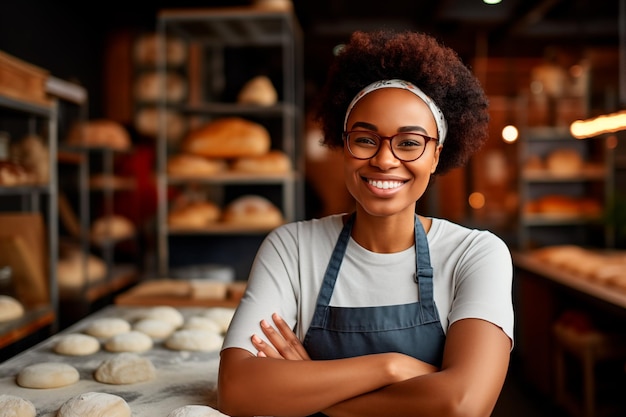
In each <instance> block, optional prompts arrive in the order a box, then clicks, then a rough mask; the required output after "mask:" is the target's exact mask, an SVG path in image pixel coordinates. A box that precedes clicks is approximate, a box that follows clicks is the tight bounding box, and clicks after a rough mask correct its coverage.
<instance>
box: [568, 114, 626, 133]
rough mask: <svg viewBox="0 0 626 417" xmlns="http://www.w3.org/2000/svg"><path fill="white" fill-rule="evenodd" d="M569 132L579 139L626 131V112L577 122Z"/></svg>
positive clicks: (571, 126)
mask: <svg viewBox="0 0 626 417" xmlns="http://www.w3.org/2000/svg"><path fill="white" fill-rule="evenodd" d="M569 130H570V132H571V133H572V135H573V136H574V137H575V138H578V139H584V138H590V137H593V136H598V135H601V134H603V133H612V132H617V131H620V130H626V110H623V111H620V112H617V113H611V114H606V115H603V116H598V117H595V118H593V119H587V120H576V121H575V122H573V123H572V124H571V125H570V127H569Z"/></svg>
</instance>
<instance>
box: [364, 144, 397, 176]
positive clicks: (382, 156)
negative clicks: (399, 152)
mask: <svg viewBox="0 0 626 417" xmlns="http://www.w3.org/2000/svg"><path fill="white" fill-rule="evenodd" d="M370 163H371V164H372V165H374V166H377V167H379V168H380V169H383V170H384V169H389V168H393V167H395V166H398V165H400V164H401V163H402V162H401V161H400V160H399V159H398V158H396V156H395V155H394V154H393V152H392V151H391V141H389V140H383V141H382V143H381V144H380V149H378V153H377V154H376V155H375V156H374V157H373V158H372V159H370Z"/></svg>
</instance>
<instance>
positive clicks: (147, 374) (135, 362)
mask: <svg viewBox="0 0 626 417" xmlns="http://www.w3.org/2000/svg"><path fill="white" fill-rule="evenodd" d="M155 377H156V370H155V369H154V365H153V364H152V361H150V359H148V358H144V357H141V356H139V355H137V354H136V353H129V352H124V353H120V354H118V355H115V356H113V357H112V358H109V359H107V360H105V361H104V362H102V363H101V364H100V366H98V369H96V372H94V378H95V379H96V381H98V382H102V383H105V384H116V385H122V384H135V383H137V382H145V381H150V380H152V379H154V378H155Z"/></svg>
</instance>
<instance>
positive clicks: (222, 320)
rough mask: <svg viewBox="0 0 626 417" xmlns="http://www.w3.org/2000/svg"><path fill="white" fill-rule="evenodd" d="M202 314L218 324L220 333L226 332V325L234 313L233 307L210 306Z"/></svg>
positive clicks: (228, 324)
mask: <svg viewBox="0 0 626 417" xmlns="http://www.w3.org/2000/svg"><path fill="white" fill-rule="evenodd" d="M202 315H203V316H204V317H208V318H210V319H211V320H213V321H214V322H216V323H217V324H219V326H220V328H221V331H222V333H226V330H228V326H230V321H231V320H232V319H233V316H234V315H235V309H234V308H230V307H212V308H210V309H208V310H207V311H205V312H204V313H203V314H202Z"/></svg>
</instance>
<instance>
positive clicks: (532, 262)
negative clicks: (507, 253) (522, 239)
mask: <svg viewBox="0 0 626 417" xmlns="http://www.w3.org/2000/svg"><path fill="white" fill-rule="evenodd" d="M512 256H513V264H514V265H515V266H516V267H518V268H521V269H524V270H526V271H529V272H532V273H534V274H536V275H539V276H541V277H543V278H546V279H548V280H550V281H553V282H556V283H558V284H561V285H564V286H566V287H568V288H572V289H574V290H577V291H579V292H582V293H584V294H588V295H591V296H593V297H596V298H598V299H600V300H602V301H606V302H608V303H611V304H614V305H616V306H618V307H621V308H626V289H624V288H620V287H616V286H610V285H606V284H601V283H599V282H596V281H592V280H590V279H586V278H585V277H583V276H580V275H576V274H574V273H572V272H569V271H567V270H565V269H564V268H562V267H559V266H554V265H550V264H547V263H546V262H545V261H543V260H540V259H538V258H537V257H534V256H533V255H532V251H513V253H512ZM577 261H580V260H577Z"/></svg>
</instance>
